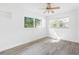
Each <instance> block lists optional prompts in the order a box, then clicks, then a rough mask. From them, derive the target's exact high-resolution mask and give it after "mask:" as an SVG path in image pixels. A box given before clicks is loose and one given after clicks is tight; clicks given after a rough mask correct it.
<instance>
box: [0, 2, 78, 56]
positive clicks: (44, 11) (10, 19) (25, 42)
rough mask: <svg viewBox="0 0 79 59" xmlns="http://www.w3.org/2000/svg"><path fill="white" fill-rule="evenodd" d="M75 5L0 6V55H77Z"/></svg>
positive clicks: (17, 4)
mask: <svg viewBox="0 0 79 59" xmlns="http://www.w3.org/2000/svg"><path fill="white" fill-rule="evenodd" d="M78 25H79V3H0V55H79V31H78V30H79V26H78Z"/></svg>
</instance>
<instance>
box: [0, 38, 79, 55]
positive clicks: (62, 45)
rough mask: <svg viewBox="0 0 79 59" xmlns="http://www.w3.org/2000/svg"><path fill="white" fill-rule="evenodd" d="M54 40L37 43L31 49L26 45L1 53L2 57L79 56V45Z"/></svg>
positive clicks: (48, 39) (47, 39) (46, 39)
mask: <svg viewBox="0 0 79 59" xmlns="http://www.w3.org/2000/svg"><path fill="white" fill-rule="evenodd" d="M52 41H53V39H50V38H45V40H42V41H39V42H36V43H34V44H32V45H30V46H29V47H27V46H26V44H24V45H21V46H18V47H15V48H12V49H8V50H6V51H3V52H0V55H79V43H75V42H71V41H65V40H60V41H58V42H52Z"/></svg>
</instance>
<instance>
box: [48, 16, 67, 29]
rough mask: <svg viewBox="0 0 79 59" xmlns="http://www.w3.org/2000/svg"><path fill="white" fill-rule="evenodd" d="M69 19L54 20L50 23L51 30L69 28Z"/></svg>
mask: <svg viewBox="0 0 79 59" xmlns="http://www.w3.org/2000/svg"><path fill="white" fill-rule="evenodd" d="M68 23H69V18H68V17H67V18H62V19H54V20H50V21H49V26H50V27H51V28H68Z"/></svg>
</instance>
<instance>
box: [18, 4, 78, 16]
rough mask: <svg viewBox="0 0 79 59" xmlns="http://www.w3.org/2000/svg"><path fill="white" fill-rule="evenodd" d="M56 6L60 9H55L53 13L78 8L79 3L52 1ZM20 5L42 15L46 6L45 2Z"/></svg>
mask: <svg viewBox="0 0 79 59" xmlns="http://www.w3.org/2000/svg"><path fill="white" fill-rule="evenodd" d="M53 4H54V5H56V6H59V7H60V9H58V10H55V13H53V14H56V13H64V12H67V11H70V10H73V9H76V8H78V6H79V4H78V3H53ZM19 5H20V7H22V8H24V9H28V10H30V11H33V12H36V13H39V14H42V15H43V12H44V9H42V8H44V7H46V4H45V3H26V4H19Z"/></svg>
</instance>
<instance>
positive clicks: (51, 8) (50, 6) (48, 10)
mask: <svg viewBox="0 0 79 59" xmlns="http://www.w3.org/2000/svg"><path fill="white" fill-rule="evenodd" d="M44 9H45V11H44V13H54V10H56V9H60V7H59V6H54V5H53V4H51V3H47V4H46V8H44Z"/></svg>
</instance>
